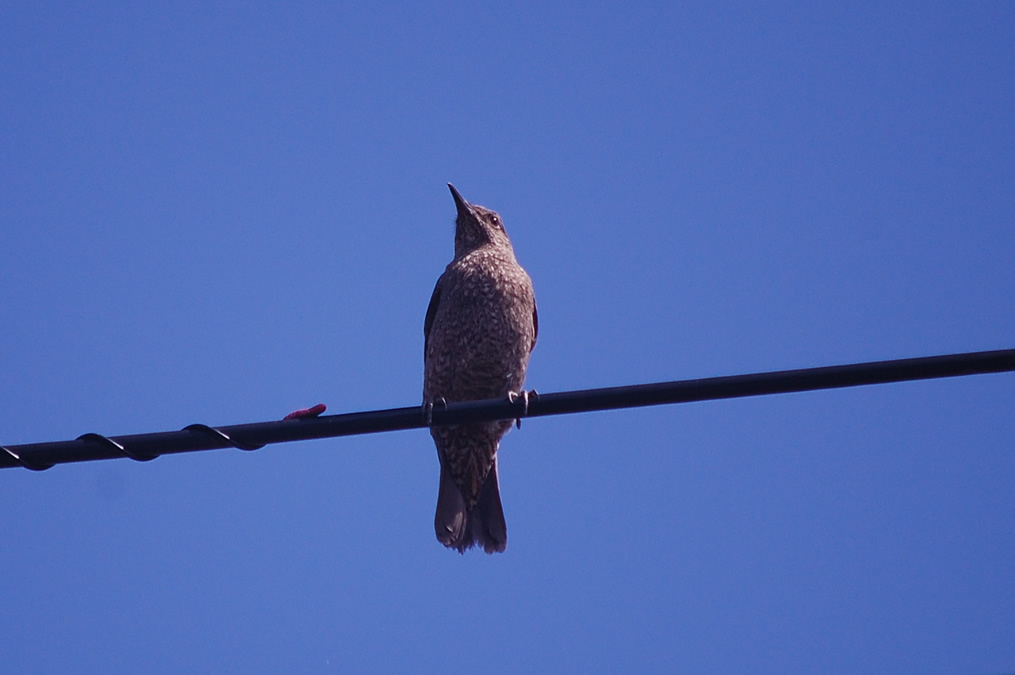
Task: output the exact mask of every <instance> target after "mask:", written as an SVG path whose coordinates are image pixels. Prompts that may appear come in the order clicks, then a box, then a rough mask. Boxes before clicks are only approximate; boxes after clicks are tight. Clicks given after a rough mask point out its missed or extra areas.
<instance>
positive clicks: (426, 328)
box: [423, 274, 444, 361]
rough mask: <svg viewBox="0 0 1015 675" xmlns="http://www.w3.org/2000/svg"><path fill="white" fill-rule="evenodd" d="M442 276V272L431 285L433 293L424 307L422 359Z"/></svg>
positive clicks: (424, 357) (428, 340)
mask: <svg viewBox="0 0 1015 675" xmlns="http://www.w3.org/2000/svg"><path fill="white" fill-rule="evenodd" d="M443 278H444V275H443V274H442V275H441V276H440V279H438V280H437V285H436V286H434V287H433V295H431V296H430V304H429V305H427V308H426V318H425V319H423V360H424V361H425V360H426V350H427V347H428V346H429V344H430V328H431V327H433V320H434V317H435V316H437V305H439V304H440V302H441V279H443Z"/></svg>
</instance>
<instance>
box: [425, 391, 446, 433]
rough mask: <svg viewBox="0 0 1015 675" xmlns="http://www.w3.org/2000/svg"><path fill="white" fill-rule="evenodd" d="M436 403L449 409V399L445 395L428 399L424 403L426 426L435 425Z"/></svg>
mask: <svg viewBox="0 0 1015 675" xmlns="http://www.w3.org/2000/svg"><path fill="white" fill-rule="evenodd" d="M434 404H437V405H439V406H440V407H442V408H444V410H447V409H448V401H447V399H445V398H444V397H443V396H438V397H437V398H436V399H435V400H433V401H427V402H426V403H424V404H423V423H424V424H425V425H426V426H428V427H429V426H433V407H434Z"/></svg>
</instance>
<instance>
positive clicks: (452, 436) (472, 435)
mask: <svg viewBox="0 0 1015 675" xmlns="http://www.w3.org/2000/svg"><path fill="white" fill-rule="evenodd" d="M448 188H449V189H450V190H451V196H452V197H453V198H454V200H455V208H456V209H457V216H456V219H455V255H454V259H453V260H452V261H451V262H450V263H449V264H448V266H447V267H446V268H445V270H444V273H443V274H441V276H440V278H438V280H437V284H436V286H434V290H433V294H432V295H431V297H430V304H429V305H428V306H427V310H426V318H425V320H424V322H423V336H424V341H423V364H424V368H423V371H424V374H423V405H424V410H426V409H427V408H428V407H429V410H431V411H432V409H433V406H434V405H435V404H438V405H440V404H443V405H447V403H450V402H458V401H470V400H479V399H491V398H502V397H507V398H509V399H511V400H512V401H514V400H516V399H517V397H519V396H521V397H523V398H524V400H525V403H526V406H527V404H528V394H527V393H526V392H525V391H524V390H523V389H522V387H523V385H524V383H525V373H526V370H527V369H528V365H529V355H530V354H531V352H532V349H533V348H534V347H535V346H536V338H537V335H538V333H539V317H538V314H537V311H536V298H535V294H534V292H533V288H532V280H531V279H530V278H529V275H528V273H526V271H525V270H524V269H522V267H521V265H519V264H518V261H517V259H516V258H515V253H514V248H513V247H512V246H511V240H510V239H509V238H508V235H507V232H506V231H505V229H504V223H503V221H502V220H501V218H500V216H499V215H498V214H497V213H496V212H495V211H492V210H490V209H488V208H485V207H483V206H479V205H474V204H470V203H469V202H468V201H466V200H465V198H464V197H462V195H461V193H460V192H459V191H458V190H457V189H456V188H455V186H454V185H452V184H451V183H448ZM511 425H512V422H511V421H510V420H500V421H496V422H481V423H473V424H459V425H443V426H441V425H430V435H431V436H432V437H433V440H434V444H435V445H436V446H437V456H438V458H439V459H440V484H439V488H438V495H437V511H436V514H435V516H434V530H435V531H436V534H437V540H438V541H440V543H441V544H443V545H444V546H446V547H447V548H449V549H456V550H458V552H459V553H465V551H466V550H468V549H470V548H472V547H473V546H478V547H482V548H483V550H485V551H486V552H487V553H498V552H502V551H504V549H505V548H506V547H507V523H506V522H505V520H504V509H503V506H502V505H501V499H500V485H499V482H498V477H497V450H498V448H499V447H500V441H501V439H502V438H503V437H504V435H505V434H506V433H507V432H508V430H509V429H510V428H511Z"/></svg>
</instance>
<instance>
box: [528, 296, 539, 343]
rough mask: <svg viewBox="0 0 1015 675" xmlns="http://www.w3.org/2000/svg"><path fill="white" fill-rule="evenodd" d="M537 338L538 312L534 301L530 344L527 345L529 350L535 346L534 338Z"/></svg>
mask: <svg viewBox="0 0 1015 675" xmlns="http://www.w3.org/2000/svg"><path fill="white" fill-rule="evenodd" d="M538 338H539V312H538V311H537V310H536V303H532V344H531V345H530V346H529V351H530V352H531V351H532V350H533V349H535V348H536V340H537V339H538Z"/></svg>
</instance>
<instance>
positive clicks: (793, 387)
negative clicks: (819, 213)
mask: <svg viewBox="0 0 1015 675" xmlns="http://www.w3.org/2000/svg"><path fill="white" fill-rule="evenodd" d="M1010 371H1015V349H1002V350H997V351H985V352H970V353H966V354H948V355H944V356H927V357H922V358H914V359H897V360H893V361H872V362H867V363H854V364H849V365H842V366H825V367H821V368H804V369H800V370H783V371H776V372H767V373H753V374H748V375H732V376H727V377H712V378H706V379H700V380H681V381H677V382H658V383H654V384H640V385H632V386H624V387H609V388H605V389H585V390H579V391H566V392H558V393H554V394H538V395H537V394H535V393H534V392H533V393H532V395H531V396H530V397H529V398H528V401H526V400H525V399H524V398H523V397H515V399H514V400H508V399H495V400H486V401H468V402H459V403H449V404H447V405H437V406H434V407H433V410H432V411H429V412H427V413H426V414H425V411H424V409H423V407H422V406H413V407H409V408H393V409H389V410H371V411H367V412H357V413H346V414H342V415H327V416H323V417H311V418H302V419H288V420H283V421H280V422H274V421H273V422H258V423H254V424H236V425H232V426H224V427H210V426H207V425H204V424H191V425H190V426H188V427H186V428H184V429H183V430H181V431H164V432H159V433H151V434H135V435H130V436H113V437H106V436H102V435H101V434H94V433H89V434H84V435H82V436H79V437H78V438H76V439H75V440H72V441H56V442H49V443H28V444H24V445H10V446H0V468H11V467H18V466H20V467H23V468H26V469H31V470H33V471H43V470H45V469H48V468H50V467H52V466H53V465H55V464H65V463H69V462H85V461H90V460H98V459H115V458H118V457H129V458H130V459H134V460H137V461H149V460H152V459H155V458H156V457H158V456H160V455H166V454H173V453H178V452H194V451H197V450H214V449H218V448H239V449H241V450H256V449H258V448H261V447H263V446H265V445H268V444H270V443H286V442H290V441H306V440H311V439H318V438H331V437H336V436H352V435H357V434H371V433H379V432H384V431H397V430H401V429H418V428H422V427H426V426H428V421H429V423H430V424H433V425H434V426H437V425H447V424H462V423H471V422H484V421H492V420H512V419H518V420H521V418H523V417H543V416H545V415H564V414H570V413H579V412H592V411H596V410H610V409H617V408H634V407H640V406H650V405H665V404H673V403H690V402H692V401H708V400H718V399H728V398H741V397H746V396H764V395H768V394H786V393H791V392H802V391H815V390H820V389H837V388H842V387H858V386H862V385H870V384H886V383H890V382H904V381H911V380H926V379H933V378H942V377H960V376H965V375H981V374H987V373H1001V372H1010ZM428 415H429V420H428Z"/></svg>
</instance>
